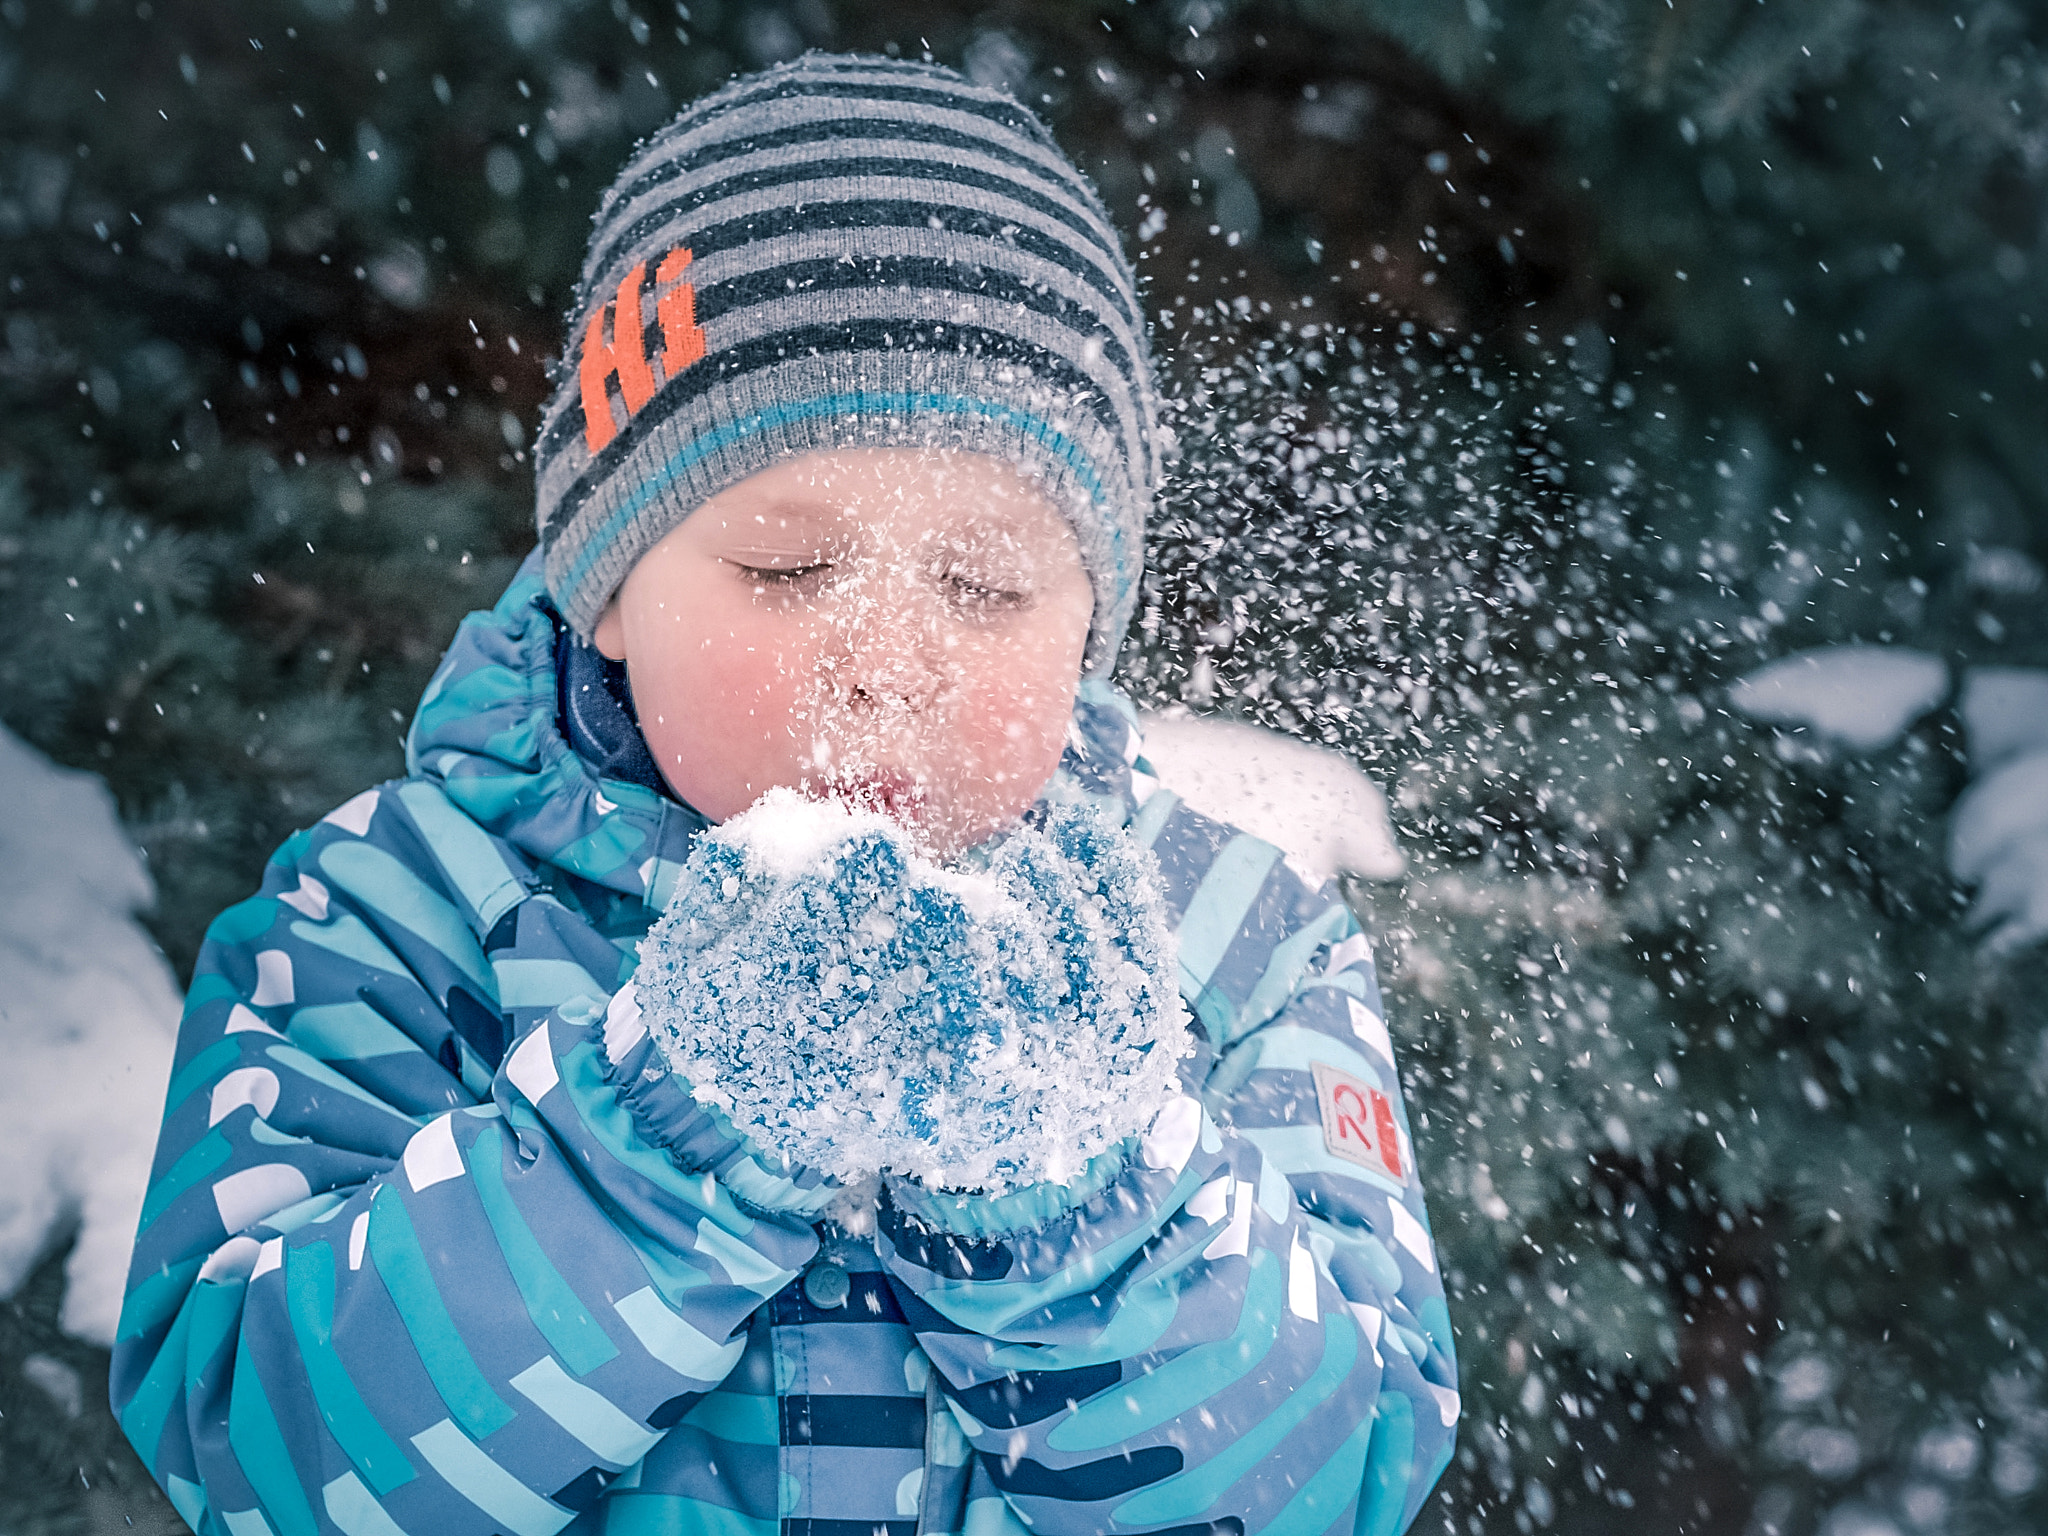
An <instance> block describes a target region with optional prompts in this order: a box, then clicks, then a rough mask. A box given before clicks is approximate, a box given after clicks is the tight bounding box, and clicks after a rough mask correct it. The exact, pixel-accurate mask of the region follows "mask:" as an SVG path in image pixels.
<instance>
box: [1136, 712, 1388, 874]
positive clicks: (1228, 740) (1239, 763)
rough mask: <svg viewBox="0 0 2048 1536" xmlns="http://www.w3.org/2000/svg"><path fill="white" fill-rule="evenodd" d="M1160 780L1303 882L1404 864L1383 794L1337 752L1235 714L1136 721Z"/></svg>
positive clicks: (1181, 715)
mask: <svg viewBox="0 0 2048 1536" xmlns="http://www.w3.org/2000/svg"><path fill="white" fill-rule="evenodd" d="M1139 734H1140V735H1141V737H1142V738H1143V741H1144V748H1143V750H1144V755H1145V758H1146V760H1147V761H1149V762H1150V763H1151V765H1152V766H1153V768H1154V769H1155V770H1157V772H1158V774H1159V779H1160V782H1161V783H1163V784H1164V785H1165V786H1166V787H1167V788H1168V789H1170V790H1172V791H1173V792H1174V793H1175V794H1177V795H1179V796H1180V797H1181V799H1182V800H1184V801H1186V802H1187V803H1188V804H1189V805H1190V806H1192V807H1194V809H1195V810H1197V811H1199V812H1201V814H1202V815H1204V816H1210V817H1213V818H1215V819H1216V820H1218V821H1225V822H1229V823H1230V824H1231V825H1232V826H1234V827H1239V828H1242V829H1243V830H1244V831H1246V832H1249V833H1251V835H1252V836H1253V837H1258V838H1263V839H1265V841H1267V842H1269V843H1272V844H1273V845H1274V846H1275V847H1277V848H1279V849H1280V851H1281V852H1282V853H1284V854H1285V855H1286V856H1287V863H1288V867H1289V868H1291V869H1292V870H1293V871H1294V872H1295V873H1296V874H1298V875H1300V876H1301V878H1302V879H1303V880H1305V881H1306V882H1307V883H1308V884H1310V885H1312V886H1319V885H1321V884H1322V883H1323V882H1324V881H1325V880H1328V879H1329V878H1330V877H1331V876H1332V875H1334V874H1336V873H1337V872H1338V871H1339V870H1345V871H1348V872H1349V873H1351V874H1355V875H1359V876H1362V877H1363V878H1365V879H1367V880H1393V879H1397V878H1399V877H1400V875H1401V873H1402V871H1404V870H1405V869H1406V868H1407V867H1408V860H1407V857H1406V855H1404V854H1403V853H1402V852H1401V850H1400V848H1399V846H1398V845H1396V843H1395V841H1394V823H1393V820H1392V818H1391V817H1389V816H1388V814H1387V800H1386V796H1385V795H1383V794H1381V793H1380V790H1379V787H1378V786H1377V785H1375V784H1374V783H1373V782H1372V780H1370V779H1368V778H1367V777H1366V776H1365V775H1364V774H1363V773H1361V772H1360V771H1359V770H1358V768H1357V767H1356V766H1355V765H1354V764H1353V763H1352V762H1351V760H1350V759H1349V758H1347V757H1345V756H1344V755H1343V754H1342V753H1341V752H1334V751H1331V750H1330V749H1328V748H1326V747H1315V746H1310V745H1309V744H1308V743H1307V742H1305V741H1297V740H1295V738H1293V737H1292V736H1283V735H1281V734H1280V733H1279V732H1277V731H1268V730H1265V729H1262V728H1261V727H1259V726H1256V725H1247V724H1245V723H1244V722H1243V721H1240V720H1224V719H1217V718H1213V717H1203V716H1198V715H1190V714H1186V713H1182V712H1179V711H1174V712H1171V713H1161V714H1156V715H1155V714H1147V715H1144V716H1142V717H1141V718H1140V721H1139Z"/></svg>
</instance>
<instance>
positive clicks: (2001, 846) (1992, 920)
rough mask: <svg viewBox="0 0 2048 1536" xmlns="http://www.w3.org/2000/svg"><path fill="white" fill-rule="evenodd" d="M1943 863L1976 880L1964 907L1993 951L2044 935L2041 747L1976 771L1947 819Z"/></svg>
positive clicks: (2045, 772)
mask: <svg viewBox="0 0 2048 1536" xmlns="http://www.w3.org/2000/svg"><path fill="white" fill-rule="evenodd" d="M1948 863H1949V868H1950V870H1951V871H1953V872H1954V874H1955V877H1956V878H1957V879H1958V880H1960V881H1962V882H1963V883H1964V884H1965V885H1975V886H1976V887H1977V899H1976V901H1975V903H1974V904H1973V905H1972V906H1971V908H1970V920H1971V922H1972V924H1973V925H1975V926H1976V927H1979V928H1981V929H1982V930H1983V931H1984V936H1985V937H1984V943H1985V947H1986V948H1988V949H1990V950H1991V951H1993V952H1994V953H1997V952H2001V951H2005V950H2011V949H2017V948H2019V947H2020V946H2021V945H2023V944H2031V943H2033V942H2034V941H2035V940H2037V939H2044V938H2048V749H2044V750H2042V751H2038V752H2028V753H2025V754H2023V755H2022V756H2019V757H2015V758H2012V759H2010V760H2009V761H2007V762H2005V763H2002V764H2001V765H1999V766H1998V767H1996V768H1994V769H1992V770H1991V772H1990V773H1988V774H1985V775H1984V776H1983V777H1982V778H1979V779H1977V780H1976V781H1975V782H1974V783H1972V784H1971V785H1970V787H1969V788H1968V789H1966V790H1964V791H1963V795H1962V798H1961V799H1959V800H1957V801H1956V808H1955V811H1954V814H1953V815H1952V817H1951V819H1950V821H1949V835H1948Z"/></svg>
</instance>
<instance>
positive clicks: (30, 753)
mask: <svg viewBox="0 0 2048 1536" xmlns="http://www.w3.org/2000/svg"><path fill="white" fill-rule="evenodd" d="M0 871H4V874H0V1041H4V1043H5V1044H4V1049H5V1052H6V1069H5V1071H4V1072H0V1123H4V1124H5V1126H6V1129H7V1133H6V1137H5V1139H4V1141H0V1296H4V1295H12V1294H13V1292H14V1290H15V1288H16V1287H17V1286H18V1285H20V1283H21V1281H22V1279H23V1277H24V1276H26V1275H27V1273H28V1271H29V1269H30V1267H31V1266H32V1265H33V1264H34V1263H35V1261H36V1259H37V1258H38V1257H40V1256H41V1255H42V1254H43V1253H44V1252H45V1251H46V1250H47V1249H48V1247H49V1245H50V1244H51V1243H52V1242H54V1241H58V1240H60V1239H61V1238H62V1237H63V1236H64V1235H65V1234H66V1233H67V1232H68V1231H69V1230H70V1228H71V1227H72V1225H73V1223H76V1224H77V1228H78V1239H77V1242H76V1244H75V1245H74V1246H73V1248H72V1250H71V1257H70V1259H69V1261H68V1262H67V1264H66V1266H65V1280H66V1285H65V1293H64V1311H63V1318H62V1321H63V1326H64V1328H65V1330H66V1331H67V1332H69V1333H72V1334H75V1335H77V1336H78V1337H79V1338H83V1339H89V1340H92V1341H93V1342H95V1343H99V1344H111V1343H112V1342H113V1338H114V1324H115V1321H116V1319H117V1318H118V1317H119V1315H120V1310H121V1290H122V1286H123V1284H124V1283H125V1281H126V1278H127V1273H128V1254H129V1250H130V1247H131V1245H132V1243H133V1241H134V1235H135V1222H136V1219H137V1217H138V1216H139V1215H140V1213H141V1210H142V1190H143V1185H144V1183H145V1182H146V1181H147V1180H148V1177H149V1160H150V1155H151V1153H152V1152H153V1151H154V1150H155V1146H156V1127H157V1121H158V1119H159V1118H160V1117H161V1115H162V1112H163V1095H164V1084H165V1082H166V1080H167V1078H168V1076H169V1072H170V1062H171V1046H172V1041H173V1038H174V1035H175V1032H176V1028H177V1021H178V1003H179V999H178V988H177V984H176V982H175V981H174V980H173V979H172V976H171V968H170V967H169V966H168V965H167V964H165V962H164V957H163V955H162V954H161V953H159V951H158V950H157V947H156V945H155V943H154V942H152V941H151V939H150V937H149V935H148V934H146V933H145V932H144V931H143V930H142V928H141V927H140V926H139V925H138V924H137V923H136V921H135V916H134V914H135V913H136V912H137V911H138V910H140V909H141V908H143V907H146V906H147V905H148V904H149V902H150V900H151V898H152V895H153V891H152V888H151V885H150V880H149V876H148V875H147V874H146V873H145V872H144V870H143V868H142V861H141V860H140V859H139V858H138V857H137V856H136V852H135V846H134V844H133V843H131V842H130V841H129V840H128V838H127V836H126V834H125V833H123V831H122V830H121V825H120V822H119V821H118V820H117V819H116V817H115V815H114V806H113V801H112V799H111V797H109V795H108V794H107V791H106V787H105V786H104V785H103V784H101V782H100V781H99V780H98V779H97V778H96V777H94V776H93V775H92V774H89V773H74V772H71V771H69V770H67V769H62V768H59V767H57V766H55V765H54V764H52V763H51V762H50V761H49V759H47V758H45V757H44V756H43V755H42V754H41V753H39V752H37V751H35V750H34V749H33V748H32V747H29V746H27V745H26V744H24V743H23V742H22V741H21V740H20V739H19V738H18V737H15V736H14V735H12V734H10V733H9V732H8V731H7V730H6V729H4V728H0Z"/></svg>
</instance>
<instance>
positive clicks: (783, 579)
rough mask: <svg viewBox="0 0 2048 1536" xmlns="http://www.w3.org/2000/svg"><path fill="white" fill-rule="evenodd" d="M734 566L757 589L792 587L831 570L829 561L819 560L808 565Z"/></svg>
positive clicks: (737, 564)
mask: <svg viewBox="0 0 2048 1536" xmlns="http://www.w3.org/2000/svg"><path fill="white" fill-rule="evenodd" d="M734 565H735V567H736V568H737V569H738V571H739V572H740V574H741V575H742V576H745V577H746V578H747V580H748V581H750V582H751V583H753V584H754V585H755V586H757V587H794V586H798V585H801V584H802V583H803V582H804V581H806V580H808V579H810V578H812V577H816V576H822V575H823V574H824V573H825V572H827V571H829V570H831V569H832V563H831V562H830V561H829V560H819V561H816V562H814V563H813V564H810V565H740V564H739V563H738V562H737V561H735V562H734Z"/></svg>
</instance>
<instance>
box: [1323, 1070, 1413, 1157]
mask: <svg viewBox="0 0 2048 1536" xmlns="http://www.w3.org/2000/svg"><path fill="white" fill-rule="evenodd" d="M1310 1066H1311V1069H1312V1070H1313V1071H1314V1073H1315V1079H1316V1107H1317V1108H1318V1109H1319V1110H1321V1112H1322V1116H1323V1145H1324V1147H1326V1148H1327V1149H1328V1150H1329V1153H1330V1155H1331V1156H1332V1157H1341V1158H1343V1159H1344V1160H1345V1161H1346V1162H1347V1163H1356V1164H1358V1166H1359V1167H1361V1168H1370V1169H1372V1170H1373V1171H1374V1172H1375V1173H1384V1174H1385V1175H1386V1176H1387V1177H1388V1178H1390V1179H1392V1180H1393V1181H1394V1182H1395V1183H1397V1184H1405V1183H1407V1182H1408V1176H1407V1174H1406V1172H1405V1171H1404V1170H1403V1167H1402V1162H1401V1133H1400V1132H1399V1131H1398V1130H1397V1129H1396V1128H1395V1126H1394V1101H1393V1100H1392V1099H1390V1098H1388V1097H1387V1096H1386V1095H1385V1094H1384V1093H1381V1092H1380V1091H1379V1089H1377V1088H1373V1087H1369V1086H1368V1085H1366V1084H1365V1083H1362V1082H1360V1081H1359V1080H1358V1079H1357V1078H1355V1077H1353V1076H1352V1075H1351V1074H1350V1073H1348V1072H1340V1071H1338V1070H1337V1068H1335V1067H1333V1066H1331V1065H1330V1064H1329V1063H1328V1062H1322V1061H1318V1062H1312V1063H1310Z"/></svg>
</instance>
